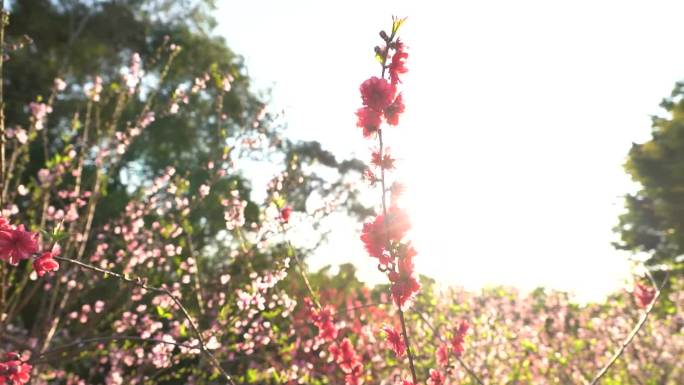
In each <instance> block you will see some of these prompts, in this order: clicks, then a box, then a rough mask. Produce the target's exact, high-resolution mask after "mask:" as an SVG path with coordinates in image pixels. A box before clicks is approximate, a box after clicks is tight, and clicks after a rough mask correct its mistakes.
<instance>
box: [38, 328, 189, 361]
mask: <svg viewBox="0 0 684 385" xmlns="http://www.w3.org/2000/svg"><path fill="white" fill-rule="evenodd" d="M109 341H139V342H143V343H158V344H167V345H174V346H178V347H180V348H185V349H192V350H200V351H201V349H200V347H199V346H197V345H189V344H184V343H179V342H173V341H167V340H162V339H159V338H143V337H139V336H125V335H121V336H120V335H111V336H101V337H92V338H85V339H81V340H78V341H75V342H71V343H68V344H65V345H62V346H59V347H56V348H54V349H50V350H48V351H46V352H44V353H41V354H40V355H39V356H38V357H36V358H35V359H32V360H30V361H29V363H31V364H34V365H35V364H38V363H45V362H49V361H50V360H49V359H46V358H45V357H46V356H49V355H51V354H55V353H60V352H63V351H65V350H69V349H70V348H74V347H79V348H80V347H82V346H84V345H86V344H91V343H96V342H109Z"/></svg>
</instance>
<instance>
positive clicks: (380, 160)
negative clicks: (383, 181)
mask: <svg viewBox="0 0 684 385" xmlns="http://www.w3.org/2000/svg"><path fill="white" fill-rule="evenodd" d="M384 152H385V153H384V154H380V151H373V152H372V153H371V163H372V164H373V165H375V166H377V167H380V168H382V169H385V170H393V169H394V162H395V160H396V159H394V158H392V155H391V154H390V149H389V148H386V149H385V151H384Z"/></svg>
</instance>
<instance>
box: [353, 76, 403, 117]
mask: <svg viewBox="0 0 684 385" xmlns="http://www.w3.org/2000/svg"><path fill="white" fill-rule="evenodd" d="M395 92H396V90H395V88H394V86H393V85H391V84H390V83H389V82H388V81H387V80H385V79H380V78H378V77H376V76H373V77H371V78H370V79H368V80H366V81H364V82H363V83H361V100H363V105H364V106H367V107H370V108H371V109H373V110H375V111H377V112H382V111H384V110H385V108H387V107H388V106H389V105H390V104H392V100H393V99H394V93H395Z"/></svg>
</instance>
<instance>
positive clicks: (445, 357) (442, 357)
mask: <svg viewBox="0 0 684 385" xmlns="http://www.w3.org/2000/svg"><path fill="white" fill-rule="evenodd" d="M435 360H436V361H437V365H439V366H441V367H443V368H446V367H447V366H448V365H449V345H447V344H441V345H439V346H438V347H437V350H436V351H435Z"/></svg>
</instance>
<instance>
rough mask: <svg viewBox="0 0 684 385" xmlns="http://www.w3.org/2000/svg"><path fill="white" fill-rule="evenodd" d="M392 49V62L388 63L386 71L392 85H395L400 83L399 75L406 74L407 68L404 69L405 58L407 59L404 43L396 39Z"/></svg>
mask: <svg viewBox="0 0 684 385" xmlns="http://www.w3.org/2000/svg"><path fill="white" fill-rule="evenodd" d="M394 49H395V51H394V55H392V61H391V62H390V64H389V66H388V69H389V75H390V79H391V80H392V84H397V83H401V80H399V74H405V73H406V72H408V68H406V58H408V53H406V51H405V49H406V47H405V46H404V43H402V42H401V41H399V40H398V39H397V41H396V42H395V43H394Z"/></svg>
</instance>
